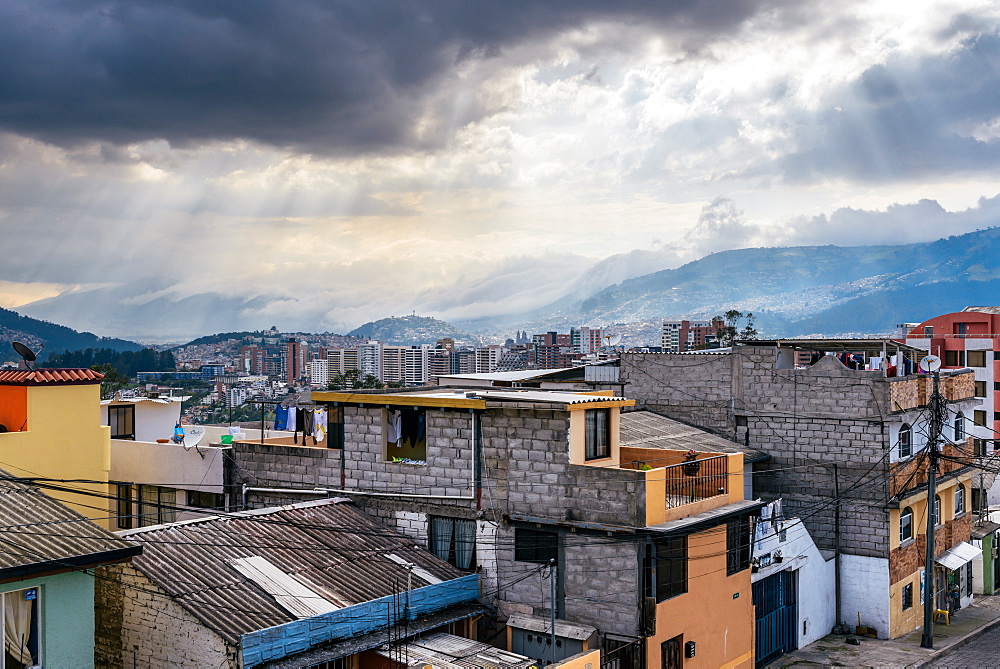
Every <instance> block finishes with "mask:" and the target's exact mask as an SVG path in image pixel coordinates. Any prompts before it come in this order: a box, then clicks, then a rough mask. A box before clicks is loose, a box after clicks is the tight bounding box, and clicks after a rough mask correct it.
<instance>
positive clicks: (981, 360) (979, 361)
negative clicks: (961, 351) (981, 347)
mask: <svg viewBox="0 0 1000 669" xmlns="http://www.w3.org/2000/svg"><path fill="white" fill-rule="evenodd" d="M965 364H966V366H968V367H985V366H986V351H969V352H968V353H966V354H965ZM983 385H986V384H985V383H984V384H983Z"/></svg>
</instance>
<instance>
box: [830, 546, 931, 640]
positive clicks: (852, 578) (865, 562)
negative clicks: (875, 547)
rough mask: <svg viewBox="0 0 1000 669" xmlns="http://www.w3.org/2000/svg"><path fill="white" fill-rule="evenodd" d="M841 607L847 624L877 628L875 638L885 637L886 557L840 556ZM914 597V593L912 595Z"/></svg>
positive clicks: (887, 624)
mask: <svg viewBox="0 0 1000 669" xmlns="http://www.w3.org/2000/svg"><path fill="white" fill-rule="evenodd" d="M840 588H841V593H840V594H841V608H842V614H843V616H844V621H843V622H844V623H846V624H847V625H848V626H849V627H852V628H853V627H854V626H855V625H857V624H858V613H860V614H861V624H862V625H864V626H866V627H874V628H875V629H876V630H878V638H880V639H888V638H889V560H888V559H886V558H873V557H863V556H861V555H843V554H842V555H841V556H840ZM914 598H916V594H914Z"/></svg>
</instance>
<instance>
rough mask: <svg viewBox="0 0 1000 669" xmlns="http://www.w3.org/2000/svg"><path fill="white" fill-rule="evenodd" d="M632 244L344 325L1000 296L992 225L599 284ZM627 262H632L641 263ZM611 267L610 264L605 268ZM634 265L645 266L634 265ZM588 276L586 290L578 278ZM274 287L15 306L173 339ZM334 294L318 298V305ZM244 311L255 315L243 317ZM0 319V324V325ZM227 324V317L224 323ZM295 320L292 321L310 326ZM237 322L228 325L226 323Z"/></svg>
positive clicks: (628, 317) (888, 306)
mask: <svg viewBox="0 0 1000 669" xmlns="http://www.w3.org/2000/svg"><path fill="white" fill-rule="evenodd" d="M634 254H635V252H633V253H632V254H621V255H619V256H611V257H610V258H606V259H604V260H602V261H600V262H598V263H595V265H594V267H593V268H592V270H591V271H590V272H588V273H586V274H585V275H584V277H583V279H582V281H583V282H582V283H581V280H579V279H578V280H575V281H572V280H567V282H566V284H567V285H566V288H565V290H564V291H563V296H562V297H561V298H560V299H558V300H556V301H554V302H551V303H549V304H547V305H545V306H543V307H540V308H537V309H533V310H531V311H528V312H523V313H516V314H508V315H504V316H497V317H488V318H479V319H474V320H467V321H455V322H454V323H453V324H451V325H449V324H447V323H443V322H442V321H433V319H429V320H421V317H416V316H412V317H406V318H396V319H383V320H382V321H373V322H371V323H368V324H366V325H364V326H361V327H359V328H357V329H356V330H354V331H353V332H351V333H350V334H352V335H356V336H361V337H371V338H377V339H381V340H383V341H387V342H389V341H392V342H401V343H432V342H433V341H434V340H436V339H437V338H440V337H443V336H451V337H454V338H455V339H456V340H459V341H465V340H471V338H472V337H473V336H483V337H500V338H504V337H507V336H511V334H512V333H513V331H514V330H515V329H526V330H528V332H541V331H545V330H552V329H559V330H561V331H565V328H567V327H569V326H574V325H589V326H592V327H599V326H603V327H609V326H613V325H616V324H625V323H636V322H640V321H645V322H647V323H648V324H649V325H648V327H647V328H646V330H648V331H649V332H648V333H646V331H645V330H643V331H642V332H643V333H644V334H642V335H641V337H644V338H645V339H646V340H642V339H641V338H640V335H637V334H635V333H633V336H632V337H630V338H627V339H626V341H625V343H631V344H642V343H654V342H656V341H657V340H658V336H657V335H656V329H657V327H656V323H658V321H660V320H662V319H681V318H691V319H707V318H710V317H712V316H715V315H717V314H721V313H723V312H725V311H726V310H728V309H739V310H741V311H751V312H753V313H754V315H755V316H756V318H757V328H758V330H759V331H760V332H761V334H762V335H766V336H788V337H792V336H803V335H813V334H819V335H827V336H832V335H851V334H854V335H864V334H889V333H892V332H893V330H894V326H895V324H897V323H903V322H920V321H922V320H924V319H927V318H930V317H932V316H935V315H938V314H942V313H948V312H952V311H958V310H961V309H962V308H963V307H965V306H969V305H984V304H997V303H1000V228H988V229H985V230H978V231H975V232H970V233H967V234H963V235H956V236H952V237H947V238H944V239H939V240H937V241H933V242H925V243H915V244H902V245H892V246H888V245H885V246H801V247H788V248H747V249H739V250H732V251H722V252H719V253H713V254H711V255H708V256H705V257H703V258H701V259H699V260H696V261H694V262H690V263H687V264H685V265H682V266H680V267H677V268H671V269H662V270H659V271H655V272H652V273H648V274H643V275H641V276H633V277H631V278H626V279H625V280H623V281H620V282H618V283H614V284H612V285H605V286H603V287H601V288H600V289H591V288H589V287H590V286H595V285H600V278H601V277H608V278H610V277H612V276H613V275H615V274H616V273H619V272H620V269H621V267H623V266H625V265H628V264H629V259H630V258H632V256H633V255H634ZM649 260H650V259H649V258H646V259H645V261H644V262H636V263H634V265H635V266H636V267H639V268H644V267H647V266H648V261H649ZM612 268H614V271H611V269H612ZM638 271H642V270H641V269H640V270H638ZM584 286H586V289H584ZM282 299H288V298H283V297H281V296H279V295H269V296H256V297H248V298H235V297H232V296H221V295H218V294H215V293H204V294H200V295H194V296H190V297H187V298H183V299H172V298H169V297H167V292H166V287H164V286H163V285H161V284H159V283H157V284H155V285H154V284H152V283H150V282H148V281H146V282H137V283H135V284H128V285H125V286H118V287H114V288H102V289H99V290H95V291H86V292H83V291H80V292H74V293H68V294H64V295H60V296H57V297H54V298H49V299H47V300H43V301H39V302H35V303H32V304H28V305H24V306H23V307H20V308H19V310H20V311H22V312H23V313H26V314H28V315H30V316H34V317H41V318H46V319H49V320H59V321H61V322H68V323H70V324H73V325H74V326H77V327H90V328H92V329H94V328H93V324H95V323H98V322H100V323H103V324H104V325H105V326H108V325H110V326H113V327H115V330H114V331H115V332H116V333H118V334H121V335H122V336H129V337H133V338H139V335H141V334H142V332H140V330H141V331H144V332H146V333H147V336H144V337H142V339H141V340H142V341H151V340H153V339H154V338H155V335H159V336H161V337H167V336H170V337H173V338H175V340H177V341H179V340H181V339H184V338H187V339H190V338H192V337H194V336H197V335H201V334H205V333H209V332H220V331H226V330H235V329H246V330H254V329H259V328H265V327H268V326H270V325H271V323H263V322H257V321H260V320H261V319H262V318H268V316H267V314H268V313H269V307H270V305H271V304H273V303H274V302H275V301H280V300H282ZM335 306H336V305H332V306H331V305H324V309H327V310H328V309H330V308H334V307H335ZM250 321H253V322H250ZM2 325H3V323H0V326H2ZM227 325H228V326H229V327H227ZM315 325H316V324H315V323H314V324H312V327H310V324H309V323H302V324H299V327H300V328H301V330H300V331H309V330H310V329H313V330H315V329H317V328H316V327H315ZM234 326H235V327H234Z"/></svg>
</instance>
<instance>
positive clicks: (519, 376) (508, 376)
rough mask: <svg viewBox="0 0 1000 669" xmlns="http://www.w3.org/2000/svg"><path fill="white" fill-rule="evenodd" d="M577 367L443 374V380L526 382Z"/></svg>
mask: <svg viewBox="0 0 1000 669" xmlns="http://www.w3.org/2000/svg"><path fill="white" fill-rule="evenodd" d="M573 369H576V368H575V367H557V368H554V369H526V370H520V371H516V372H483V373H481V374H442V375H441V376H440V377H438V378H442V379H482V380H484V381H526V380H528V379H534V378H538V377H542V376H548V375H549V374H555V373H557V372H568V371H571V370H573Z"/></svg>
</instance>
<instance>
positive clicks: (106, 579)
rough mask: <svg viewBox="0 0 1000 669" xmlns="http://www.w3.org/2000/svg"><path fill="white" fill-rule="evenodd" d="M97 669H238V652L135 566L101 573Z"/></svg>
mask: <svg viewBox="0 0 1000 669" xmlns="http://www.w3.org/2000/svg"><path fill="white" fill-rule="evenodd" d="M98 571H99V572H100V578H98V579H97V582H96V592H95V601H96V602H97V603H98V606H99V608H98V610H99V611H101V610H102V609H104V610H103V611H101V614H100V615H99V617H98V623H97V630H96V637H97V638H96V647H95V648H96V650H95V662H96V664H97V666H99V667H121V666H135V667H149V668H160V667H163V668H164V669H168V668H170V667H178V666H187V667H213V668H215V669H226V668H227V667H228V668H232V669H237V667H239V666H240V665H239V662H238V660H237V653H236V648H235V647H233V646H230V645H228V644H227V643H226V642H225V641H224V640H223V639H222V637H220V636H219V635H217V634H216V633H214V632H212V631H211V630H209V629H208V628H207V627H205V626H204V625H202V624H201V622H200V621H198V619H197V618H195V617H194V616H193V615H191V614H190V613H188V612H187V610H185V609H184V608H183V607H182V606H180V605H179V604H177V603H175V602H174V601H173V599H171V597H170V595H168V594H167V593H166V592H165V591H164V590H162V589H161V588H160V587H159V586H157V585H156V584H154V583H153V582H152V581H150V580H149V579H147V578H146V577H145V576H143V575H142V573H141V572H139V571H138V570H137V569H135V568H134V567H132V566H131V565H127V564H125V565H114V566H111V567H102V568H101V569H99V570H98Z"/></svg>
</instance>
